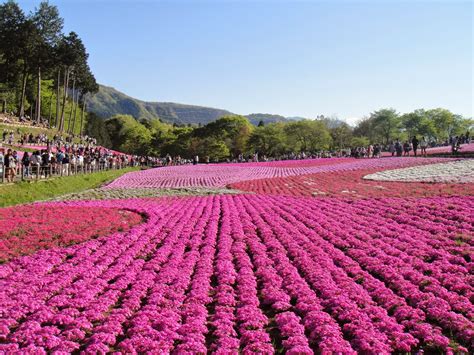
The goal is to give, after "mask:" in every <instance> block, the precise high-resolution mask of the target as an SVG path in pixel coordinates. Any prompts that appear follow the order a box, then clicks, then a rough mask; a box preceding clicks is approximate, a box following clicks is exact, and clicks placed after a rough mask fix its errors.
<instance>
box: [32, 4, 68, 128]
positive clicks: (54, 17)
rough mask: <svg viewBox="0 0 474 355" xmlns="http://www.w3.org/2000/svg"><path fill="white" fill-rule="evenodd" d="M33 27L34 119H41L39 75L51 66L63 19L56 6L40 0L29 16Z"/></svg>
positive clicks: (38, 120)
mask: <svg viewBox="0 0 474 355" xmlns="http://www.w3.org/2000/svg"><path fill="white" fill-rule="evenodd" d="M31 21H32V22H33V24H34V28H35V36H34V37H35V46H34V58H33V61H34V64H35V69H36V75H37V78H36V79H37V92H36V110H35V111H36V120H37V122H38V123H39V122H40V120H41V75H42V72H46V71H47V70H49V69H51V68H52V67H53V65H54V64H55V63H54V58H53V56H52V53H53V50H54V47H55V46H56V45H57V44H58V42H59V39H60V34H61V31H62V28H63V23H64V20H63V19H62V18H61V17H60V16H59V11H58V8H57V7H56V6H54V5H50V4H49V2H48V1H42V2H41V3H40V5H39V7H38V8H37V9H36V11H35V12H34V13H33V14H32V16H31Z"/></svg>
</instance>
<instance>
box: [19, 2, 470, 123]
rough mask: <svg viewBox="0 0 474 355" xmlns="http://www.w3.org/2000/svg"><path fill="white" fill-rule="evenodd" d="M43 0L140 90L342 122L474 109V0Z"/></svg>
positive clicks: (108, 73)
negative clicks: (376, 114) (383, 112)
mask: <svg viewBox="0 0 474 355" xmlns="http://www.w3.org/2000/svg"><path fill="white" fill-rule="evenodd" d="M50 2H51V3H53V4H56V5H57V6H58V7H59V9H60V12H61V15H62V16H63V17H64V19H65V30H66V31H70V30H74V31H76V32H77V33H78V34H79V35H80V37H81V38H82V39H83V41H84V43H85V45H86V47H87V49H88V51H89V53H90V65H91V68H92V70H93V72H94V74H95V76H96V78H97V80H98V82H99V83H102V84H105V85H108V86H113V87H115V88H117V89H118V90H121V91H123V92H125V93H126V94H128V95H130V96H133V97H136V98H139V99H142V100H148V101H172V102H180V103H188V104H197V105H203V106H212V107H218V108H224V109H228V110H230V111H232V112H235V113H240V114H248V113H253V112H265V113H275V114H282V115H285V116H305V117H310V118H313V117H315V116H317V115H319V114H324V115H337V116H338V117H339V118H341V119H344V120H346V121H348V122H354V121H355V120H356V119H357V118H360V117H363V116H364V115H368V114H369V113H370V112H371V111H374V110H377V109H379V108H382V107H394V108H396V109H397V110H398V111H400V112H407V111H411V110H413V109H416V108H435V107H445V108H448V109H450V110H452V111H453V112H456V113H460V114H463V115H465V116H472V115H473V91H474V89H473V85H474V84H473V3H472V2H471V1H464V2H457V1H436V2H435V1H365V2H361V1H151V0H150V1H132V0H128V1H125V0H119V1H109V0H99V1H97V0H95V1H93V0H67V1H66V0H63V1H61V0H52V1H50ZM19 3H20V5H21V6H22V7H23V8H24V9H26V10H27V11H29V10H31V9H33V8H34V7H35V6H37V4H38V1H19Z"/></svg>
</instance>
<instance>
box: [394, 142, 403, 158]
mask: <svg viewBox="0 0 474 355" xmlns="http://www.w3.org/2000/svg"><path fill="white" fill-rule="evenodd" d="M395 150H396V152H397V157H401V156H402V152H403V147H402V143H400V141H399V140H398V139H397V141H396V142H395Z"/></svg>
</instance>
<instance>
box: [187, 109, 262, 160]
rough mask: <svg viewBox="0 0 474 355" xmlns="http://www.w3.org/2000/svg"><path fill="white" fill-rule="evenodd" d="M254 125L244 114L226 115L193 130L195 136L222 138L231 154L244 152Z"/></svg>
mask: <svg viewBox="0 0 474 355" xmlns="http://www.w3.org/2000/svg"><path fill="white" fill-rule="evenodd" d="M254 128H255V127H254V126H253V125H252V124H251V123H250V122H249V120H248V119H247V118H246V117H244V116H239V115H228V116H224V117H221V118H219V119H218V120H216V121H213V122H210V123H208V124H207V125H205V126H204V127H201V128H197V129H196V130H195V134H194V136H195V137H198V138H206V137H213V138H216V139H219V140H222V141H223V142H224V143H225V144H226V146H227V148H228V150H229V152H230V154H231V155H232V156H234V157H235V156H238V155H239V154H241V153H244V152H245V149H246V146H247V141H248V139H249V137H250V135H251V133H252V131H253V130H254Z"/></svg>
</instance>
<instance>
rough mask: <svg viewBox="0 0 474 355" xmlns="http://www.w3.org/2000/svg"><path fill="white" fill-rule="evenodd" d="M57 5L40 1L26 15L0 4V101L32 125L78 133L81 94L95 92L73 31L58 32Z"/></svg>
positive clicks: (14, 6) (8, 3)
mask: <svg viewBox="0 0 474 355" xmlns="http://www.w3.org/2000/svg"><path fill="white" fill-rule="evenodd" d="M63 25H64V19H63V18H62V17H61V16H60V14H59V11H58V8H57V7H56V6H54V5H51V4H49V2H47V1H43V2H41V3H40V4H39V6H38V7H37V8H36V9H35V10H34V11H32V12H31V13H29V14H25V12H24V11H23V10H22V9H21V8H20V6H19V5H18V4H17V3H16V2H15V1H12V0H9V1H6V2H5V3H3V4H1V5H0V100H1V101H0V103H1V110H2V112H3V113H13V114H14V115H16V116H18V117H20V118H21V119H24V120H30V121H32V122H33V123H34V124H37V125H44V126H49V127H54V128H56V129H57V130H58V131H59V132H61V133H63V132H64V133H70V134H81V133H82V131H83V127H84V125H85V121H86V119H87V117H85V114H84V113H85V111H87V107H86V101H87V100H86V98H87V95H90V94H92V93H94V92H96V91H97V90H98V85H97V83H96V80H95V78H94V75H93V74H92V72H91V70H90V68H89V65H88V63H87V60H88V56H89V55H88V53H87V51H86V48H85V46H84V44H83V42H82V40H81V38H80V37H79V36H78V34H77V33H75V32H69V33H67V34H65V33H63Z"/></svg>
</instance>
